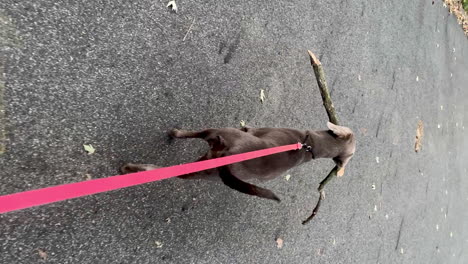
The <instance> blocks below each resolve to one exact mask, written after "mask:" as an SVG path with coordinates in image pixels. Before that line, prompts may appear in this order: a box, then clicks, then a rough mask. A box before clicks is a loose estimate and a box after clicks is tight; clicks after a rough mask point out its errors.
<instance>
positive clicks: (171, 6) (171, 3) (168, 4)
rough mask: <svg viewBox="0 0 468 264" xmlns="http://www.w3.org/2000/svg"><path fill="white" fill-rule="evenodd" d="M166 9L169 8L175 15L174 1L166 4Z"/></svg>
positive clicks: (175, 6)
mask: <svg viewBox="0 0 468 264" xmlns="http://www.w3.org/2000/svg"><path fill="white" fill-rule="evenodd" d="M166 7H169V8H170V9H171V10H172V11H174V12H175V13H177V4H176V2H175V1H169V3H167V6H166Z"/></svg>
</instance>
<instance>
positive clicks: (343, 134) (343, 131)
mask: <svg viewBox="0 0 468 264" xmlns="http://www.w3.org/2000/svg"><path fill="white" fill-rule="evenodd" d="M327 127H328V129H330V130H331V131H332V132H333V134H335V135H336V136H337V137H339V138H349V137H351V136H352V135H353V131H351V129H349V128H347V127H344V126H337V125H335V124H333V123H331V122H327Z"/></svg>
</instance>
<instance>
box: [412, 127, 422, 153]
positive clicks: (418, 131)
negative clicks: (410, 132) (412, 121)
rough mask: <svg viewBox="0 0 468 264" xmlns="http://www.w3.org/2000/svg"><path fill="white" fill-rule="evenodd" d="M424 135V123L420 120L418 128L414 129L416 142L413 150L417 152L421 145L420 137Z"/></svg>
mask: <svg viewBox="0 0 468 264" xmlns="http://www.w3.org/2000/svg"><path fill="white" fill-rule="evenodd" d="M423 136H424V125H423V122H422V121H421V120H419V121H418V128H417V129H416V142H415V143H414V151H416V152H419V151H420V150H421V147H422V138H423Z"/></svg>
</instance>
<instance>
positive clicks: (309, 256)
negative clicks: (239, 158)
mask: <svg viewBox="0 0 468 264" xmlns="http://www.w3.org/2000/svg"><path fill="white" fill-rule="evenodd" d="M166 4H167V1H158V0H154V1H147V0H143V1H102V0H97V1H43V0H36V1H32V0H25V1H13V0H4V1H2V2H1V3H0V26H1V28H0V43H1V54H0V55H1V57H0V58H1V61H0V62H1V64H0V71H2V72H1V74H0V105H1V107H0V113H2V111H1V109H2V108H3V109H4V114H0V124H1V125H0V131H1V133H0V144H3V145H4V147H5V151H4V153H3V154H0V195H3V194H9V193H14V192H19V191H25V190H31V189H35V188H42V187H47V186H53V185H58V184H64V183H71V182H78V181H83V180H86V179H88V178H93V179H95V178H103V177H108V176H112V175H115V174H117V173H118V167H119V166H120V165H122V164H123V163H124V162H138V163H153V164H157V165H160V166H169V165H175V164H180V163H184V162H189V161H193V160H195V159H196V158H197V157H198V156H199V155H200V154H202V153H204V152H205V151H206V149H207V146H206V144H205V143H204V142H202V141H199V140H177V141H175V140H169V138H168V137H167V131H168V130H170V129H172V128H174V127H179V128H185V129H200V128H207V127H228V126H230V127H239V123H240V121H241V120H244V121H245V122H246V123H247V125H249V126H253V127H291V128H298V129H325V128H326V121H327V116H326V113H325V110H324V108H323V106H322V102H321V98H320V94H319V91H318V87H317V84H316V80H315V77H314V75H313V72H312V69H311V66H310V64H309V58H308V55H307V50H308V49H310V50H311V51H313V52H314V53H315V54H317V55H318V56H319V58H320V60H321V61H322V63H323V65H324V69H325V72H326V74H327V80H328V83H329V85H330V87H331V96H332V98H333V100H334V104H335V107H336V109H337V113H338V115H339V117H340V120H341V123H342V124H343V125H346V126H349V127H350V128H352V129H353V130H354V132H355V134H356V137H357V140H358V143H357V152H356V154H355V156H354V158H353V159H352V160H351V162H350V164H349V167H348V168H347V171H346V175H345V176H344V177H342V178H339V179H335V180H334V181H333V182H332V183H330V184H329V185H328V186H327V189H326V199H325V200H324V202H323V204H322V207H321V209H320V211H319V214H318V215H317V216H316V218H315V219H314V220H313V221H312V222H310V223H309V224H308V225H305V226H303V225H301V221H302V220H304V219H305V218H306V217H307V216H308V215H309V214H310V212H311V210H312V208H313V206H314V205H315V202H316V199H317V198H318V194H317V192H316V188H317V186H318V183H319V182H320V181H321V179H322V178H323V177H324V176H325V175H326V173H327V172H328V171H329V170H330V169H331V168H332V167H333V162H332V161H331V160H316V161H312V162H310V163H307V164H304V165H302V166H300V167H297V168H294V169H292V170H291V171H289V172H288V173H289V174H290V175H291V178H290V179H289V180H286V179H285V178H284V177H282V178H278V179H275V180H273V181H270V182H266V183H260V185H261V186H266V187H268V188H270V189H272V190H273V191H274V192H275V193H276V194H277V195H278V196H280V198H281V199H282V202H281V203H279V204H277V203H274V202H272V201H268V200H265V199H259V198H255V197H250V196H247V195H244V194H241V193H238V192H235V191H233V190H231V189H229V188H228V187H226V186H224V185H222V184H219V183H213V182H205V181H197V180H194V181H184V180H180V179H169V180H164V181H161V182H155V183H150V184H145V185H141V186H137V187H131V188H127V189H122V190H116V191H112V192H108V193H102V194H97V195H93V196H89V197H84V198H78V199H74V200H69V201H64V202H58V203H54V204H50V205H45V206H40V207H36V208H30V209H25V210H21V211H17V212H11V213H6V214H2V215H0V263H12V264H13V263H61V264H62V263H80V264H85V263H467V262H468V221H467V219H468V210H467V209H468V206H467V205H468V172H467V167H468V164H467V162H466V161H467V160H468V151H467V149H468V140H466V138H467V132H468V116H467V115H465V113H466V111H467V110H468V109H467V108H466V105H467V104H466V102H467V100H468V92H467V91H468V42H467V38H466V36H465V35H464V34H463V31H462V29H461V26H459V25H458V24H457V22H456V18H455V17H454V16H452V15H450V14H449V13H448V11H447V9H446V8H444V7H443V5H442V1H435V3H434V4H432V1H428V0H425V1H421V0H417V1H349V0H348V1H346V0H343V1H335V2H334V1H323V0H319V1H305V0H302V1H227V0H218V1H186V0H180V1H179V0H176V4H177V6H178V12H177V13H175V12H171V11H170V10H169V9H168V8H166ZM261 89H263V90H264V91H265V96H266V98H265V101H264V102H263V103H261V102H260V90H261ZM419 120H421V121H422V122H423V124H424V137H423V141H422V150H421V151H420V152H419V153H416V152H415V151H414V142H415V136H416V128H417V123H418V121H419ZM465 126H466V129H465ZM2 135H3V136H2ZM83 144H92V145H93V146H94V148H95V149H96V153H94V154H92V155H88V154H87V153H86V152H85V151H84V149H83ZM278 238H280V239H282V240H283V245H282V247H281V248H278V245H277V239H278Z"/></svg>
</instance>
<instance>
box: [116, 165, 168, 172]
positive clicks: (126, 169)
mask: <svg viewBox="0 0 468 264" xmlns="http://www.w3.org/2000/svg"><path fill="white" fill-rule="evenodd" d="M159 168H161V167H160V166H156V165H153V164H133V163H127V164H125V165H123V166H122V167H120V172H121V173H122V174H129V173H134V172H139V171H148V170H154V169H159Z"/></svg>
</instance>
